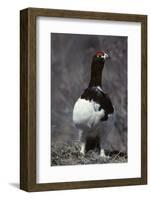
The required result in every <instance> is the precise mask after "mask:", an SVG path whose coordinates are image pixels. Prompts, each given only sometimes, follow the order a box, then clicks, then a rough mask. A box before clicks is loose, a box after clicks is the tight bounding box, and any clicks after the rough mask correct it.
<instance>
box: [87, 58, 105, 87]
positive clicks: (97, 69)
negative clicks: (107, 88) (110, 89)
mask: <svg viewBox="0 0 151 200" xmlns="http://www.w3.org/2000/svg"><path fill="white" fill-rule="evenodd" d="M103 67H104V61H102V62H101V63H100V62H96V61H92V64H91V79H90V83H89V87H94V86H100V87H102V72H103Z"/></svg>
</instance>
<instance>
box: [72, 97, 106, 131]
mask: <svg viewBox="0 0 151 200" xmlns="http://www.w3.org/2000/svg"><path fill="white" fill-rule="evenodd" d="M104 116H105V111H104V109H100V105H99V104H98V103H96V102H94V101H93V100H91V101H89V100H85V99H81V98H79V99H78V100H77V102H76V103H75V105H74V109H73V122H74V124H75V125H76V127H77V128H79V129H91V128H94V127H96V126H97V124H98V123H99V121H100V120H101V118H103V117H104Z"/></svg>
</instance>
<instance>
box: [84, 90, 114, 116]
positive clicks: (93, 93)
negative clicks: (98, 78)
mask: <svg viewBox="0 0 151 200" xmlns="http://www.w3.org/2000/svg"><path fill="white" fill-rule="evenodd" d="M81 99H86V100H89V101H91V100H93V101H94V102H96V103H97V104H99V105H100V109H102V108H103V109H104V110H105V112H106V114H107V115H108V114H111V113H113V112H114V108H113V105H112V102H111V100H110V98H109V96H108V95H107V94H105V93H104V92H103V91H100V90H98V89H97V87H91V88H87V89H86V90H85V91H84V93H83V94H82V95H81Z"/></svg>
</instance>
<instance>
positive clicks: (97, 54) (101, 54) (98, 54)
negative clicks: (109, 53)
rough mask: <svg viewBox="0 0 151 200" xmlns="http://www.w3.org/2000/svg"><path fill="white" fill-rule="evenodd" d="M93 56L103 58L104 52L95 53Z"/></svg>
mask: <svg viewBox="0 0 151 200" xmlns="http://www.w3.org/2000/svg"><path fill="white" fill-rule="evenodd" d="M95 55H96V56H104V52H103V51H97V52H96V54H95Z"/></svg>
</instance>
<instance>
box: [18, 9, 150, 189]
mask: <svg viewBox="0 0 151 200" xmlns="http://www.w3.org/2000/svg"><path fill="white" fill-rule="evenodd" d="M38 16H46V17H66V18H79V19H95V20H111V21H128V22H140V23H141V49H142V52H141V80H142V82H141V178H128V179H113V180H98V181H93V180H90V181H79V182H66V183H44V184H37V183H36V17H38ZM141 184H147V16H146V15H134V14H118V13H116V14H115V13H103V12H87V11H72V10H54V9H41V8H27V9H24V10H21V11H20V188H21V189H22V190H25V191H30V192H31V191H46V190H63V189H80V188H98V187H109V186H125V185H141Z"/></svg>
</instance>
